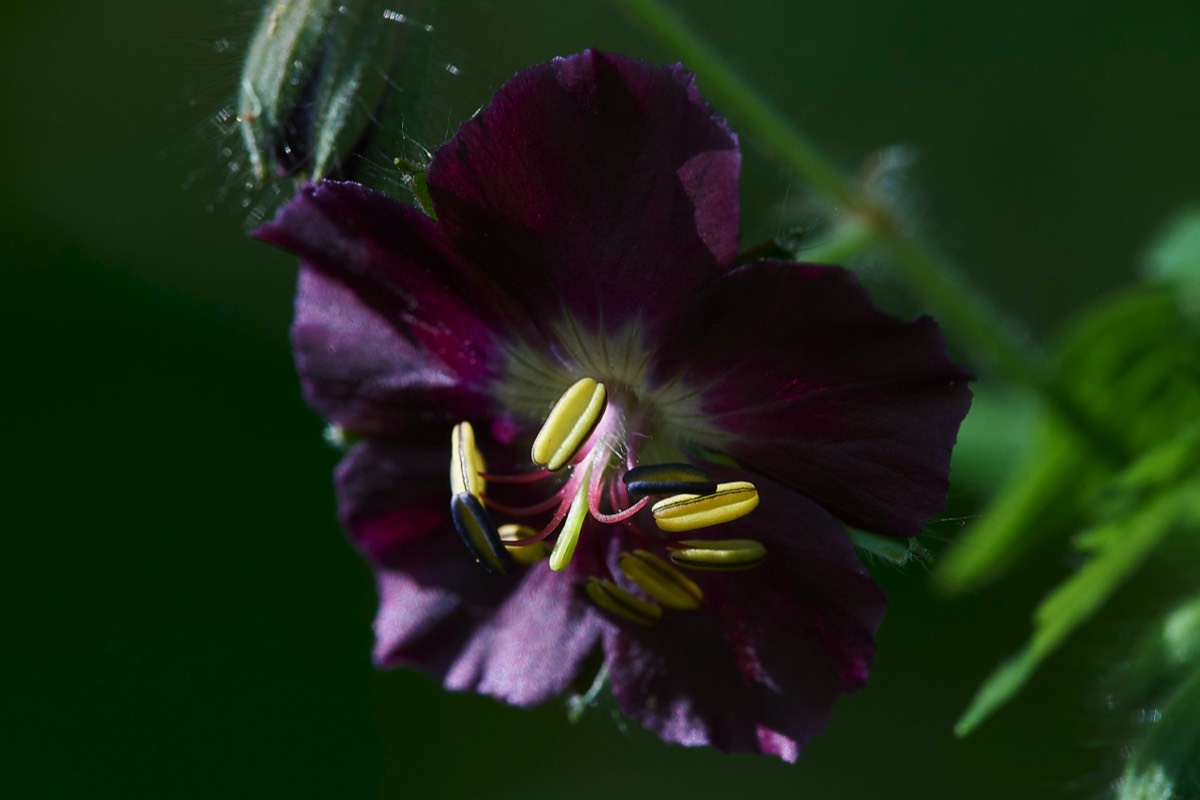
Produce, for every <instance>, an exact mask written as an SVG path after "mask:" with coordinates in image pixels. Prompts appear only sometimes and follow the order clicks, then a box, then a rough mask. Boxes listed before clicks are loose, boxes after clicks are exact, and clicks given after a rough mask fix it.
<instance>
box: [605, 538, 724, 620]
mask: <svg viewBox="0 0 1200 800" xmlns="http://www.w3.org/2000/svg"><path fill="white" fill-rule="evenodd" d="M619 565H620V567H621V572H623V573H625V577H626V578H629V580H631V581H633V582H634V583H635V584H637V586H638V588H639V589H641V590H642V591H643V592H645V593H646V594H648V595H650V597H652V598H654V599H655V600H657V601H658V602H660V603H662V604H663V605H664V606H666V607H667V608H674V609H676V610H678V611H691V610H692V609H695V608H699V607H700V601H701V600H703V599H704V592H702V591H701V590H700V587H699V586H697V585H696V584H695V583H693V582H692V580H691V579H690V578H688V577H687V576H686V575H684V574H683V573H682V572H680V571H679V570H677V569H675V567H673V566H671V565H670V564H668V563H667V562H666V561H663V560H662V559H661V558H659V557H658V556H656V555H654V554H653V553H651V552H648V551H646V550H634V551H633V552H632V553H621V557H620V561H619Z"/></svg>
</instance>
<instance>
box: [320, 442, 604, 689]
mask: <svg viewBox="0 0 1200 800" xmlns="http://www.w3.org/2000/svg"><path fill="white" fill-rule="evenodd" d="M448 455H449V453H448V448H447V447H429V448H414V447H401V446H394V445H387V444H382V443H380V442H364V443H362V444H359V445H358V446H356V447H355V448H354V450H352V451H351V452H350V453H349V454H348V455H347V457H346V458H345V459H344V460H343V462H342V464H341V465H340V466H339V468H338V476H337V478H338V496H339V500H340V503H341V517H342V521H343V523H344V524H345V526H346V528H347V530H348V531H349V532H350V535H351V538H352V539H353V540H354V542H355V544H356V545H357V546H358V548H359V549H360V550H362V551H363V553H364V555H366V556H367V558H368V560H369V561H370V562H371V563H372V566H373V567H374V569H375V575H376V581H377V584H378V587H379V595H380V597H379V611H378V614H377V615H376V619H375V633H376V646H375V658H376V661H377V662H378V663H379V665H380V666H384V667H397V666H404V665H407V666H414V667H417V668H420V669H422V670H424V671H425V672H428V673H429V674H431V675H433V676H434V677H436V678H438V679H439V680H441V681H442V682H443V683H444V684H445V685H446V687H447V688H450V689H456V690H462V691H476V692H482V693H484V694H489V695H492V696H494V697H497V698H499V699H501V700H504V701H506V702H509V703H513V704H515V705H531V704H533V703H539V702H542V701H544V700H547V699H549V698H551V697H553V696H555V695H557V694H559V693H560V692H562V691H563V690H564V689H565V688H566V687H567V685H568V684H569V683H570V681H571V679H572V678H573V677H574V676H575V673H576V672H577V671H578V669H579V666H580V663H581V662H582V660H583V659H584V658H585V657H586V656H587V655H588V653H589V652H590V651H591V650H592V649H593V648H595V647H596V646H597V645H598V644H599V638H600V631H601V628H602V623H601V621H600V620H599V619H597V617H596V615H595V613H594V612H593V611H591V609H590V608H589V607H588V605H587V604H586V603H585V602H584V601H582V600H581V599H580V597H579V594H578V592H577V591H576V590H575V582H574V580H572V577H571V574H568V575H562V574H557V573H553V572H551V571H550V570H549V568H548V567H547V566H546V565H545V563H543V564H540V565H537V566H534V567H529V568H523V569H521V570H519V571H518V572H516V573H514V574H512V575H509V576H506V577H503V578H497V577H494V576H492V575H489V574H488V573H487V572H486V571H485V570H484V569H483V568H482V567H481V566H480V565H479V564H477V563H476V562H475V560H474V558H473V557H472V556H471V555H470V553H469V552H468V551H467V549H466V547H464V546H463V543H462V541H461V539H460V538H459V537H458V535H457V534H456V533H454V531H453V530H451V528H450V515H449V503H450V497H449V489H448V484H447V476H448V468H449V466H448V465H449V461H448ZM581 555H582V556H583V558H584V560H587V558H588V555H587V554H586V553H583V554H581ZM572 566H573V567H574V566H575V565H572ZM596 566H597V565H594V564H590V565H589V564H583V565H582V566H581V568H582V569H595V568H596Z"/></svg>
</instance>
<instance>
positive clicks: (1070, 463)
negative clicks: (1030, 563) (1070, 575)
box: [936, 287, 1200, 591]
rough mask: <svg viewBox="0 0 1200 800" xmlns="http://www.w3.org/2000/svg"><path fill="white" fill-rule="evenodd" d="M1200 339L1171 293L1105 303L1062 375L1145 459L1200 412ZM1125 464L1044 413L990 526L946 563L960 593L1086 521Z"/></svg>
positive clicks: (943, 570) (1082, 325)
mask: <svg viewBox="0 0 1200 800" xmlns="http://www.w3.org/2000/svg"><path fill="white" fill-rule="evenodd" d="M1198 364H1200V340H1198V338H1197V336H1196V332H1195V330H1194V329H1193V328H1192V327H1191V325H1190V324H1189V322H1188V320H1187V319H1186V318H1185V317H1184V315H1183V314H1182V313H1181V312H1180V307H1179V295H1178V293H1177V292H1175V291H1173V290H1171V289H1168V288H1157V287H1146V288H1140V289H1135V290H1131V291H1129V292H1127V293H1125V294H1123V295H1120V296H1118V297H1116V298H1114V299H1111V300H1108V301H1107V302H1104V303H1102V304H1100V305H1099V306H1098V307H1096V308H1094V309H1092V310H1091V311H1089V312H1088V313H1087V314H1086V315H1085V316H1083V317H1082V318H1081V319H1079V320H1078V321H1077V322H1076V323H1075V324H1074V325H1073V326H1072V327H1071V328H1070V329H1069V331H1068V333H1067V335H1066V336H1065V337H1064V340H1063V343H1062V346H1061V348H1060V351H1059V357H1058V365H1059V371H1060V374H1061V375H1062V377H1063V378H1064V379H1065V381H1066V382H1067V383H1068V384H1070V385H1072V386H1074V387H1076V395H1077V396H1078V397H1079V398H1080V400H1081V402H1082V403H1083V404H1084V405H1085V406H1086V407H1087V408H1088V409H1089V410H1090V411H1092V412H1093V413H1094V414H1095V415H1096V417H1097V418H1099V419H1104V420H1110V421H1112V424H1113V427H1114V428H1115V429H1118V430H1120V431H1121V433H1122V434H1123V436H1124V438H1125V441H1126V442H1127V444H1128V445H1129V446H1130V447H1131V448H1132V449H1133V450H1134V451H1135V452H1144V451H1146V449H1148V448H1153V447H1155V446H1157V445H1158V444H1160V443H1162V442H1164V441H1168V440H1170V439H1171V438H1172V437H1174V436H1175V435H1176V434H1177V432H1178V430H1179V428H1180V427H1181V426H1182V425H1185V424H1187V423H1189V422H1190V421H1191V420H1193V419H1195V418H1196V416H1197V414H1198V413H1200V380H1197V365H1198ZM1119 467H1120V465H1118V464H1115V463H1112V462H1111V461H1109V460H1107V459H1104V458H1102V457H1099V456H1097V455H1096V454H1095V453H1093V452H1091V451H1090V450H1089V449H1088V448H1086V447H1085V446H1083V444H1082V442H1081V441H1080V440H1079V438H1078V437H1077V436H1076V435H1075V434H1073V433H1072V431H1071V429H1070V428H1068V427H1067V426H1066V425H1065V424H1064V423H1063V422H1062V421H1061V420H1060V419H1059V418H1057V417H1054V416H1050V415H1048V414H1047V415H1043V417H1042V419H1041V421H1040V423H1039V426H1038V430H1037V433H1036V434H1035V436H1034V439H1033V443H1032V446H1031V447H1030V448H1029V449H1028V451H1027V453H1026V455H1025V457H1024V459H1023V460H1022V461H1021V463H1019V464H1018V465H1017V467H1016V469H1015V470H1013V472H1012V475H1011V477H1010V479H1009V480H1008V482H1007V483H1006V484H1005V485H1004V486H1003V487H1002V488H1001V489H1000V491H999V492H998V493H997V495H996V497H995V498H994V500H993V501H992V503H991V506H990V508H989V509H988V510H987V512H986V513H985V514H984V515H983V518H982V519H981V520H980V521H979V522H978V523H977V524H975V525H974V526H973V527H972V528H971V529H970V530H968V531H967V533H966V534H965V535H964V536H963V537H962V538H961V539H960V540H959V543H958V546H957V547H956V548H955V549H954V550H953V551H951V552H950V553H949V554H948V556H947V557H946V558H945V559H944V560H943V561H942V562H941V563H940V565H939V570H938V572H937V573H936V576H937V578H938V580H939V583H940V584H941V586H942V587H943V588H945V589H947V590H951V591H962V590H966V589H971V588H975V587H978V586H979V585H981V584H983V583H986V582H988V581H991V580H993V579H995V578H997V577H999V576H1000V575H1001V574H1003V573H1004V572H1005V571H1006V570H1008V569H1009V568H1011V567H1012V566H1013V565H1014V564H1015V563H1017V562H1018V561H1019V560H1020V559H1021V558H1022V557H1024V556H1026V555H1028V554H1030V553H1031V552H1033V551H1034V550H1035V548H1036V547H1037V546H1039V545H1045V544H1046V543H1048V542H1052V541H1056V540H1060V539H1062V538H1063V537H1065V536H1067V535H1069V534H1070V533H1071V532H1072V531H1073V530H1077V529H1078V528H1079V527H1081V526H1082V525H1084V524H1085V523H1086V521H1085V520H1084V519H1082V518H1081V514H1080V509H1087V508H1091V507H1093V505H1094V504H1095V503H1096V502H1097V499H1098V493H1099V492H1100V490H1101V489H1102V487H1104V486H1105V485H1106V483H1107V481H1108V480H1109V479H1111V477H1112V476H1113V475H1114V474H1115V473H1116V471H1117V470H1118V469H1119Z"/></svg>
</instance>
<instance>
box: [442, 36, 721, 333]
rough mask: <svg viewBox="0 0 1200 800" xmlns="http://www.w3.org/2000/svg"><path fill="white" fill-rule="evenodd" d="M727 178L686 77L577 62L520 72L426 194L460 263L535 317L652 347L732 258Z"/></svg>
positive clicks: (610, 59)
mask: <svg viewBox="0 0 1200 800" xmlns="http://www.w3.org/2000/svg"><path fill="white" fill-rule="evenodd" d="M739 165H740V156H739V153H738V150H737V140H736V138H735V136H734V135H733V134H732V133H731V132H730V131H729V128H728V126H727V125H726V124H725V121H724V120H722V119H721V118H720V117H717V116H716V115H715V114H714V113H713V111H712V109H711V108H710V107H709V106H708V104H707V103H705V102H704V101H703V100H702V99H701V98H700V96H699V94H698V93H697V91H696V87H695V85H694V83H693V80H692V76H691V74H690V73H688V72H686V71H685V70H683V68H682V67H678V66H676V67H670V68H656V67H651V66H649V65H647V64H643V63H641V62H638V61H634V60H631V59H628V58H624V57H621V56H615V55H609V54H604V53H598V52H595V51H587V52H585V53H582V54H579V55H575V56H570V57H567V58H557V59H554V60H553V61H550V62H547V63H545V64H541V65H539V66H536V67H533V68H531V69H528V70H525V71H523V72H520V73H518V74H517V75H516V76H515V77H514V78H513V79H512V80H511V81H509V82H508V83H507V84H505V85H504V86H503V87H502V88H501V89H500V90H499V91H498V92H497V93H496V95H495V97H494V98H493V99H492V102H491V103H490V105H488V106H487V107H486V108H484V109H483V110H482V111H481V112H480V113H479V114H477V115H476V116H475V117H473V118H472V119H471V120H469V121H467V122H466V123H464V124H463V126H462V127H461V128H460V129H459V130H458V133H457V134H455V136H454V138H453V139H452V140H451V141H450V142H449V143H447V144H446V146H444V147H443V148H442V149H441V150H439V151H438V153H437V154H436V155H435V156H434V159H433V162H432V164H431V165H430V169H429V175H428V182H429V193H430V196H431V197H432V198H433V201H434V204H435V207H436V209H437V212H438V219H439V224H440V225H442V226H444V228H445V229H446V231H447V233H448V235H449V236H450V237H451V238H452V239H453V240H454V241H455V244H456V246H457V247H459V249H460V252H462V253H463V255H464V256H465V257H466V258H468V259H469V260H472V261H474V262H475V263H478V264H481V265H486V266H485V268H486V269H487V270H488V272H489V274H490V275H491V276H492V277H493V278H494V279H495V281H496V282H497V283H498V284H500V286H501V287H502V288H503V289H504V290H505V291H506V292H507V293H509V294H510V295H511V296H512V297H514V298H516V299H517V300H518V301H519V302H520V303H522V304H523V305H524V306H525V307H526V308H527V309H529V310H530V312H531V314H532V316H533V317H534V318H535V319H540V320H546V321H548V322H551V323H553V322H555V321H556V320H558V319H559V318H560V317H562V315H563V313H564V307H565V310H566V313H567V314H569V315H570V317H571V318H572V319H573V321H575V322H578V323H579V324H580V325H582V326H583V327H584V328H585V329H587V330H590V331H592V332H599V331H603V330H609V331H614V330H619V329H620V328H621V327H623V326H625V325H626V324H628V323H632V322H634V321H638V322H639V323H640V324H641V325H642V326H643V327H644V331H643V332H644V333H645V335H646V337H647V339H648V340H655V339H656V338H657V337H658V336H659V335H660V334H662V333H663V332H664V329H665V327H666V326H668V325H669V324H670V321H671V318H672V316H673V315H674V314H675V313H676V312H677V311H678V310H679V309H680V308H681V307H682V305H683V304H684V303H685V302H686V301H687V300H688V299H689V298H690V297H691V295H692V294H693V293H694V292H695V291H696V290H698V289H699V288H700V287H701V286H703V285H704V284H705V283H706V282H708V281H710V280H712V279H713V278H715V277H716V276H717V275H719V274H720V272H721V271H722V269H723V268H724V267H725V265H727V264H728V263H729V262H730V261H731V260H732V259H733V258H734V256H735V255H736V252H737V233H738V194H737V177H738V169H739Z"/></svg>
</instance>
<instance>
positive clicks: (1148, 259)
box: [1145, 207, 1200, 287]
mask: <svg viewBox="0 0 1200 800" xmlns="http://www.w3.org/2000/svg"><path fill="white" fill-rule="evenodd" d="M1145 270H1146V274H1147V276H1148V277H1149V278H1150V279H1151V280H1155V281H1161V282H1164V283H1177V284H1181V285H1187V286H1193V287H1194V286H1200V207H1193V208H1188V209H1184V210H1183V211H1181V212H1180V213H1179V214H1177V215H1176V216H1175V217H1173V218H1172V219H1171V221H1170V222H1168V223H1167V225H1166V226H1165V227H1164V228H1163V230H1162V232H1161V233H1159V235H1158V236H1157V237H1155V239H1154V241H1153V242H1151V244H1150V246H1149V247H1148V248H1147V250H1146V256H1145Z"/></svg>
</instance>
